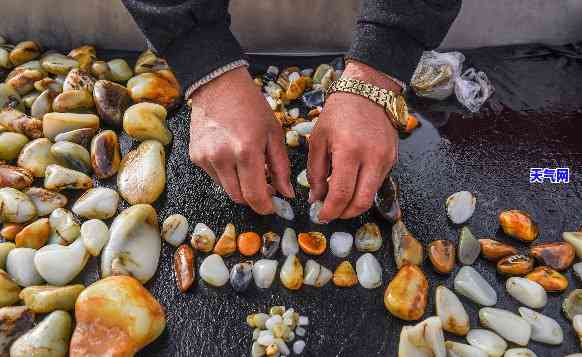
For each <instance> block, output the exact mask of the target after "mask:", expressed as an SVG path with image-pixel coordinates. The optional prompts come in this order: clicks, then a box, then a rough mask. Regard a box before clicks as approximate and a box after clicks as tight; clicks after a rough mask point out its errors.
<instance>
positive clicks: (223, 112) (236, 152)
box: [189, 68, 294, 214]
mask: <svg viewBox="0 0 582 357" xmlns="http://www.w3.org/2000/svg"><path fill="white" fill-rule="evenodd" d="M191 99H192V115H191V121H190V150H189V151H190V159H191V160H192V162H193V163H194V164H196V165H198V166H200V167H201V168H203V169H204V170H205V171H206V172H207V173H208V174H209V175H210V176H211V177H212V178H213V179H214V181H215V182H216V183H218V184H220V185H221V186H222V187H223V188H224V190H225V191H226V192H227V193H228V195H229V196H230V198H231V199H232V200H233V201H235V202H236V203H240V204H248V205H249V206H251V208H252V209H253V210H255V211H256V212H257V213H259V214H270V213H273V204H272V202H271V195H272V194H273V188H272V187H271V186H270V185H269V184H268V183H267V177H266V170H265V165H266V167H267V169H268V170H269V173H270V176H271V182H272V185H273V187H274V189H276V190H277V191H279V192H280V193H282V194H283V195H285V196H287V197H293V196H294V192H293V187H292V186H291V183H290V181H289V158H288V157H287V151H286V149H285V144H284V136H283V129H282V128H281V125H280V124H279V123H278V122H277V120H276V119H275V118H274V117H273V112H272V111H271V109H270V108H269V107H268V106H267V102H266V101H265V98H264V96H263V95H262V94H261V93H260V91H259V88H258V87H257V86H256V85H255V84H254V83H253V81H252V79H251V76H250V75H249V73H248V71H247V70H246V69H245V68H239V69H235V70H233V71H230V72H227V73H225V74H223V75H222V76H220V77H218V78H217V79H215V80H213V81H212V82H210V83H208V84H206V85H204V86H203V87H201V88H200V89H198V90H197V91H195V92H194V94H193V95H192V97H191Z"/></svg>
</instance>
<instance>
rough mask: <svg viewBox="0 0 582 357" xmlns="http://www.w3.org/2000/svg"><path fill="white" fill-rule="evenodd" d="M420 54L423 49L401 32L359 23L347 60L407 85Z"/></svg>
mask: <svg viewBox="0 0 582 357" xmlns="http://www.w3.org/2000/svg"><path fill="white" fill-rule="evenodd" d="M423 51H424V46H422V45H421V44H420V43H419V42H418V41H417V40H415V39H414V38H412V37H410V36H409V35H408V34H407V33H406V32H404V31H401V30H398V29H394V28H385V27H381V26H379V25H375V24H370V23H359V24H358V26H357V28H356V31H355V32H354V38H353V40H352V45H351V47H350V50H349V52H348V54H347V56H346V57H347V58H348V59H353V60H356V61H359V62H362V63H365V64H367V65H368V66H371V67H374V68H376V69H377V70H379V71H381V72H384V73H385V74H387V75H389V76H391V77H393V78H397V79H400V80H401V81H403V82H405V83H408V82H409V81H410V79H411V77H412V74H413V73H414V70H415V68H416V66H417V65H418V61H419V60H420V57H421V56H422V52H423Z"/></svg>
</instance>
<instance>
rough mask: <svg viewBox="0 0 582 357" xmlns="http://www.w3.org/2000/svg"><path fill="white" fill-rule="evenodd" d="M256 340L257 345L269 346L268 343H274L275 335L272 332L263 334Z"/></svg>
mask: <svg viewBox="0 0 582 357" xmlns="http://www.w3.org/2000/svg"><path fill="white" fill-rule="evenodd" d="M257 342H258V343H259V345H262V346H269V345H272V344H273V343H275V337H273V335H272V334H268V335H263V336H261V337H259V339H258V340H257Z"/></svg>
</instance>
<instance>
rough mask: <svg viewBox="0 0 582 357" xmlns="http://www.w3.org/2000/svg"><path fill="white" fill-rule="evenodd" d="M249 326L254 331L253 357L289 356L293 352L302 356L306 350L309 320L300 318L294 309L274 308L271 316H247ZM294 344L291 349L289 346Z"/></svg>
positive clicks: (258, 314)
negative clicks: (305, 338)
mask: <svg viewBox="0 0 582 357" xmlns="http://www.w3.org/2000/svg"><path fill="white" fill-rule="evenodd" d="M247 324H248V325H249V327H251V328H252V329H253V344H252V346H251V356H252V357H262V356H267V357H277V356H289V355H291V351H293V353H294V354H296V355H300V354H301V353H303V350H304V349H305V341H304V340H303V338H304V337H305V334H306V333H307V330H306V328H307V325H309V318H307V316H300V315H299V313H297V312H295V309H293V308H289V309H287V310H285V307H284V306H273V307H271V309H270V310H269V314H265V313H256V314H252V315H249V316H247ZM292 342H293V346H292V349H290V348H289V346H288V345H287V344H289V343H292Z"/></svg>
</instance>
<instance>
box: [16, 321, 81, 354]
mask: <svg viewBox="0 0 582 357" xmlns="http://www.w3.org/2000/svg"><path fill="white" fill-rule="evenodd" d="M72 330H73V319H72V318H71V315H69V313H68V312H65V311H61V310H57V311H54V312H52V313H50V314H49V315H48V316H46V317H45V318H44V319H43V320H42V321H41V322H40V323H39V324H38V325H36V327H35V328H33V329H32V330H30V331H28V332H27V333H25V334H24V335H22V336H20V337H19V338H18V339H17V340H16V341H14V343H13V344H12V346H11V347H10V357H64V356H66V355H67V351H68V350H69V340H70V338H71V332H72Z"/></svg>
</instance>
